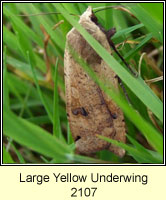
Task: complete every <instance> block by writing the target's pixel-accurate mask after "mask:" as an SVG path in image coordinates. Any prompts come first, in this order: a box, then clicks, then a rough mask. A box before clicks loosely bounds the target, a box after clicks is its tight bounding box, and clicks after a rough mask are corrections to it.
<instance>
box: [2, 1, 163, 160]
mask: <svg viewBox="0 0 166 200" xmlns="http://www.w3.org/2000/svg"><path fill="white" fill-rule="evenodd" d="M89 5H91V6H92V7H93V10H94V11H97V10H100V9H101V8H105V7H108V6H113V7H112V8H110V9H104V10H102V11H100V12H96V16H97V17H98V19H99V22H100V23H101V24H102V25H103V26H104V27H105V29H107V30H108V29H109V28H110V27H116V29H117V33H116V34H115V35H114V37H113V41H114V43H115V44H116V47H117V49H118V50H119V52H120V53H121V54H122V55H123V57H124V58H125V59H126V61H127V62H128V63H130V64H131V65H132V67H133V68H135V70H136V71H138V74H139V76H138V78H135V77H134V76H133V75H132V74H131V73H130V72H129V71H128V69H126V67H125V66H123V63H122V62H121V60H120V59H119V58H118V56H116V54H114V53H113V56H111V55H109V54H108V52H107V51H106V50H105V49H104V48H103V47H102V46H101V45H100V44H99V43H98V42H97V41H96V40H94V38H92V37H91V36H90V35H89V34H88V33H87V32H86V31H85V30H84V29H83V28H82V27H81V26H80V25H79V24H78V20H79V16H80V15H81V14H82V13H83V12H84V11H85V10H86V8H87V7H88V6H89ZM119 6H120V4H119V3H117V4H115V3H114V4H112V3H72V4H71V3H3V15H4V18H3V22H4V26H3V50H4V51H3V55H4V57H3V63H4V65H3V133H4V136H3V163H21V164H24V163H47V164H48V163H162V162H163V124H162V123H163V103H162V101H163V81H162V75H163V72H162V71H163V51H162V47H163V46H162V45H163V30H162V28H163V4H162V3H141V4H139V3H136V4H133V3H132V4H130V3H128V4H125V3H123V4H121V7H119ZM122 6H123V7H122ZM48 12H57V14H52V15H46V14H45V15H42V13H48ZM39 13H40V15H36V14H39ZM59 13H61V14H59ZM30 14H33V15H35V16H32V15H30ZM71 14H72V15H71ZM19 15H28V16H19ZM62 20H63V21H62ZM57 23H58V24H59V25H58V24H57ZM73 26H74V27H75V28H76V29H77V30H78V31H79V32H80V33H81V34H82V35H83V36H84V38H85V39H86V40H87V41H88V42H89V44H90V45H91V46H92V47H93V48H94V49H95V50H96V52H97V53H98V54H99V55H100V56H101V57H102V58H103V59H104V60H105V61H106V62H107V64H108V65H109V66H110V67H111V68H112V69H113V70H114V71H115V72H116V73H117V74H118V76H119V77H120V78H121V79H122V81H123V83H124V85H125V88H126V90H127V93H128V96H129V98H130V100H131V104H132V106H130V105H129V104H128V102H126V99H125V98H124V94H123V92H122V91H121V95H117V94H116V93H115V92H114V91H111V90H110V89H108V88H107V87H106V86H105V85H104V84H103V83H102V82H101V81H100V80H99V79H98V77H96V75H95V74H94V72H93V71H91V70H90V69H89V68H88V66H87V65H86V64H85V63H83V62H82V66H83V68H84V69H85V70H86V71H87V72H88V73H89V75H90V76H91V78H93V79H94V80H95V81H96V82H97V84H99V86H100V87H101V88H102V89H103V90H104V91H105V92H106V93H107V94H108V95H109V96H111V98H113V99H114V100H115V101H116V102H117V104H118V105H119V106H120V107H121V109H122V110H123V112H124V114H125V122H126V127H127V143H126V144H122V143H119V142H117V141H114V140H110V139H107V138H103V137H102V139H105V140H107V141H109V142H111V143H114V144H116V145H119V146H121V147H123V148H124V149H126V151H127V152H126V156H125V157H124V158H118V157H117V156H115V155H114V154H113V153H111V152H108V151H106V150H104V151H100V152H97V154H96V156H95V157H93V158H90V157H87V156H80V155H76V154H74V148H75V146H74V143H73V139H72V136H71V132H70V130H69V124H68V121H67V117H66V109H65V86H64V77H63V75H64V74H63V58H64V49H65V40H66V34H67V32H68V31H69V30H70V29H71V28H72V27H73ZM78 62H81V60H78Z"/></svg>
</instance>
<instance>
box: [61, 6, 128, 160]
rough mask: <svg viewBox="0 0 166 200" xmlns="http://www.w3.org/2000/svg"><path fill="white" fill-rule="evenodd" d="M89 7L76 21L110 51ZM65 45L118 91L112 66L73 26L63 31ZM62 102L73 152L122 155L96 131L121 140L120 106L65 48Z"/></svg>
mask: <svg viewBox="0 0 166 200" xmlns="http://www.w3.org/2000/svg"><path fill="white" fill-rule="evenodd" d="M94 19H95V20H96V19H97V18H95V16H94V14H93V12H92V8H91V7H88V9H87V10H86V11H85V12H84V13H83V14H82V15H81V17H80V21H79V23H80V24H81V25H82V26H83V27H84V28H85V29H86V30H87V31H88V32H89V33H90V34H91V35H92V36H93V37H94V38H95V39H96V40H97V41H98V42H99V43H100V44H101V45H102V46H103V47H104V48H105V49H106V50H107V51H108V52H109V53H110V54H111V49H110V45H109V42H108V40H107V37H106V34H105V33H104V32H103V31H102V29H101V26H99V25H98V24H97V23H96V22H94V21H95V20H94ZM67 44H70V46H71V47H72V48H73V49H74V50H75V51H76V52H77V53H78V54H79V55H80V56H81V57H82V58H83V59H84V60H85V61H86V62H87V63H88V65H89V66H90V67H91V68H92V69H93V70H94V71H95V72H96V73H97V75H98V76H99V78H100V79H101V80H102V81H103V82H105V80H109V82H110V83H111V85H112V86H113V87H114V88H115V89H116V90H118V80H117V78H116V74H115V73H114V72H113V71H112V69H111V68H110V67H109V66H108V65H107V64H106V63H105V62H104V61H103V60H102V59H101V57H100V56H99V55H98V54H97V53H96V52H95V51H94V49H93V48H92V47H91V46H90V45H89V44H88V42H86V40H85V39H84V38H83V37H82V35H81V34H80V33H79V32H78V31H77V30H76V29H75V28H72V30H71V31H70V32H69V33H68V34H67ZM64 70H65V85H66V102H67V103H66V105H67V116H68V120H69V125H70V129H71V132H72V135H73V138H74V140H75V144H76V152H77V153H79V154H83V155H90V154H93V153H95V152H97V151H99V150H103V149H108V150H110V151H112V152H114V153H115V154H116V155H118V156H120V157H122V156H124V154H125V151H124V149H121V148H119V147H117V146H115V145H112V144H110V143H108V142H106V141H104V140H101V139H99V138H98V137H97V136H96V134H100V135H103V136H106V137H109V138H112V139H115V140H118V141H122V142H125V140H126V136H125V122H124V116H123V113H122V111H121V109H120V108H119V107H118V106H117V105H116V104H115V103H114V102H113V101H112V100H111V99H110V98H108V97H107V95H106V94H104V92H103V91H102V90H101V89H100V88H99V86H98V85H97V84H96V83H95V82H94V81H93V80H92V79H91V78H90V77H89V76H88V74H87V73H86V72H85V71H84V70H83V69H82V67H81V66H80V65H79V64H78V63H77V62H76V61H75V60H74V58H73V57H72V55H71V54H70V52H69V49H68V48H67V47H66V49H65V57H64Z"/></svg>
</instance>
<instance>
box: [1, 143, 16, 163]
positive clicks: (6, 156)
mask: <svg viewBox="0 0 166 200" xmlns="http://www.w3.org/2000/svg"><path fill="white" fill-rule="evenodd" d="M12 163H14V161H13V159H12V157H11V155H10V153H9V152H7V151H6V149H5V147H4V146H3V164H12Z"/></svg>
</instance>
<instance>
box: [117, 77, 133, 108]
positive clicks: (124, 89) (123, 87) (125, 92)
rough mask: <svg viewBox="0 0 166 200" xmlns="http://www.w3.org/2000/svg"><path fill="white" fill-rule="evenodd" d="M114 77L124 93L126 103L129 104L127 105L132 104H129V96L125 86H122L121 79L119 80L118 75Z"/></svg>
mask: <svg viewBox="0 0 166 200" xmlns="http://www.w3.org/2000/svg"><path fill="white" fill-rule="evenodd" d="M116 78H117V79H118V83H119V85H120V87H121V88H122V90H123V93H124V95H125V97H126V100H127V101H128V104H129V105H132V104H131V101H130V98H129V96H128V94H127V91H126V88H125V86H124V84H123V82H122V80H121V79H120V77H119V76H117V75H116Z"/></svg>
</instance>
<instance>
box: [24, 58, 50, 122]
mask: <svg viewBox="0 0 166 200" xmlns="http://www.w3.org/2000/svg"><path fill="white" fill-rule="evenodd" d="M28 56H29V55H28ZM29 63H30V66H31V69H32V73H33V76H34V81H35V84H36V87H37V91H38V93H39V96H40V99H41V101H42V103H43V105H44V107H45V109H46V111H47V113H48V116H49V118H50V120H51V122H53V113H52V111H51V109H50V106H49V104H48V101H46V99H45V98H44V95H43V94H42V91H41V89H40V86H39V84H38V80H37V77H36V74H35V70H34V66H33V63H32V61H31V58H30V57H29Z"/></svg>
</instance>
